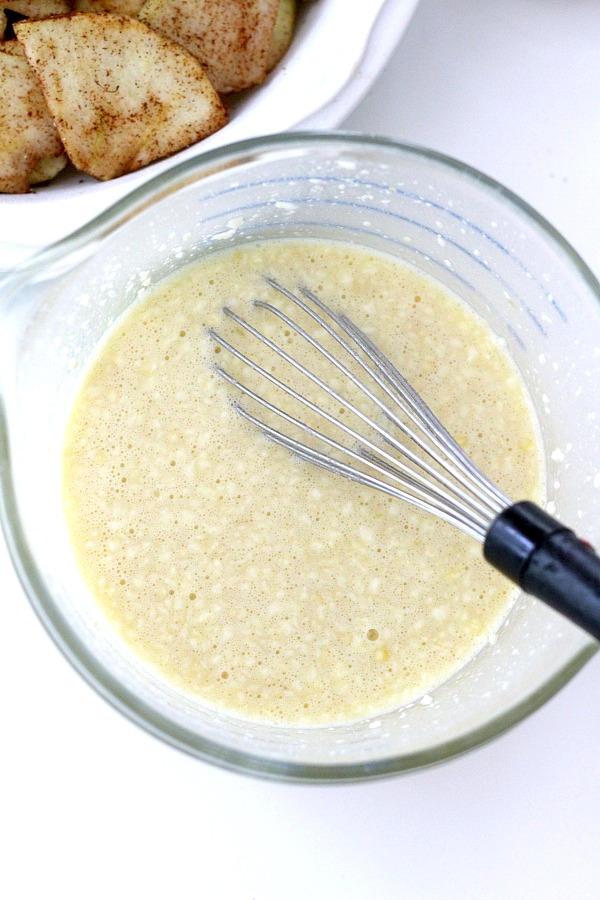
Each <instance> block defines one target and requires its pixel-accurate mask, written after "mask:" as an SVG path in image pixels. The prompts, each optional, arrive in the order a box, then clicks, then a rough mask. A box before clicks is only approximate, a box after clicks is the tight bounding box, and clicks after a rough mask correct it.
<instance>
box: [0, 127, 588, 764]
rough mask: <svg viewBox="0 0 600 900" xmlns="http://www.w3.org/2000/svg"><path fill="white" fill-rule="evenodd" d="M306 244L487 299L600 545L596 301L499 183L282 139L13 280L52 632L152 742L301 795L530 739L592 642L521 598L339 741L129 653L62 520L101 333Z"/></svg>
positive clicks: (153, 199)
mask: <svg viewBox="0 0 600 900" xmlns="http://www.w3.org/2000/svg"><path fill="white" fill-rule="evenodd" d="M291 236H300V237H304V236H307V237H313V238H314V237H317V238H327V239H341V240H344V241H350V242H356V243H358V244H361V245H363V246H367V247H371V248H375V249H377V250H381V251H385V252H387V253H389V254H392V255H394V256H396V257H398V258H400V259H402V260H405V261H407V262H408V263H410V264H411V265H413V266H417V267H418V268H420V269H422V270H424V271H425V272H426V273H429V274H430V275H432V276H433V277H435V278H436V279H437V280H438V281H440V282H442V283H443V284H444V285H446V286H447V287H448V288H450V289H451V290H453V291H454V292H455V293H457V294H459V295H460V296H462V297H463V298H464V299H465V300H466V301H467V302H468V303H470V304H471V305H472V306H473V308H474V309H475V310H476V311H477V312H478V313H479V314H480V315H481V316H483V317H484V318H485V319H486V320H487V321H488V322H489V324H490V326H491V328H492V329H493V330H494V331H495V332H496V333H497V334H498V335H499V336H501V337H502V338H504V340H505V341H506V343H507V346H508V348H509V350H510V353H511V355H512V357H513V359H514V360H515V362H516V364H517V365H518V367H519V369H520V371H521V374H522V376H523V379H524V381H525V383H526V384H527V386H528V389H529V391H530V394H531V397H532V400H533V403H534V405H535V408H536V411H537V415H538V418H539V422H540V426H541V431H542V438H543V445H544V451H545V463H546V479H547V500H548V503H549V506H550V509H551V511H553V512H555V514H556V515H557V516H558V517H559V518H561V519H563V520H564V521H565V523H566V524H570V525H572V526H573V527H574V528H576V530H577V531H578V533H579V534H580V535H581V536H582V537H587V539H589V540H590V541H591V542H592V543H595V544H596V545H599V544H600V475H599V472H600V465H599V453H598V448H599V447H600V391H599V390H598V378H597V372H598V362H599V358H600V302H599V301H600V286H599V285H598V283H597V282H596V281H595V279H594V278H593V276H592V275H591V273H590V272H589V270H588V269H587V268H586V266H585V265H584V264H583V263H582V261H581V260H580V259H579V258H578V257H577V255H576V254H575V253H574V252H573V250H572V249H571V248H570V247H569V246H568V245H567V244H566V243H565V241H564V240H562V238H561V237H560V236H559V235H558V234H557V233H556V232H555V231H554V230H553V229H552V228H551V227H550V226H549V225H548V224H547V223H546V222H544V221H543V220H542V219H541V218H540V217H539V216H538V215H537V214H536V213H535V212H534V211H533V210H531V209H530V208H528V207H527V206H526V205H525V204H524V203H523V202H522V201H521V200H519V199H518V198H516V197H515V196H513V195H512V194H511V193H510V192H508V191H507V190H505V189H504V188H502V187H501V186H500V185H498V184H496V183H495V182H493V181H491V180H490V179H489V178H487V177H485V176H483V175H481V174H480V173H478V172H475V171H473V170H472V169H469V168H468V167H466V166H464V165H462V164H460V163H458V162H455V161H453V160H451V159H447V158H444V157H442V156H440V155H438V154H436V153H433V152H431V151H428V150H423V149H419V148H415V147H408V146H402V145H400V144H396V143H392V142H389V141H385V140H379V139H374V138H367V137H358V136H351V135H342V134H334V135H326V134H285V135H281V136H276V137H271V138H266V139H258V140H253V141H248V142H246V143H242V144H238V145H235V146H231V147H227V148H225V149H219V150H215V151H214V152H211V153H207V154H205V155H204V156H202V157H200V158H197V159H194V160H191V161H189V162H186V163H184V164H182V165H180V166H178V167H176V168H173V169H171V170H169V171H167V172H164V173H162V174H161V175H160V176H159V177H157V178H155V179H154V180H153V181H150V182H148V183H147V184H145V185H144V186H143V187H141V188H139V189H138V190H136V191H135V192H133V193H132V194H131V195H129V196H128V197H127V198H125V199H124V200H121V201H120V202H119V203H117V204H116V205H115V206H113V207H112V208H111V209H109V210H108V211H107V212H105V213H103V214H102V215H100V216H99V217H98V218H96V219H95V220H94V221H92V222H91V223H90V224H89V225H87V226H86V227H84V228H82V229H81V230H79V231H77V232H76V233H75V234H73V235H72V236H70V237H69V238H67V239H65V240H63V241H61V242H60V243H58V244H56V245H54V246H52V247H50V248H49V249H47V250H45V251H43V252H41V253H40V254H39V255H37V256H36V257H35V258H33V259H32V260H31V261H29V262H27V263H25V264H23V265H21V266H20V267H19V268H17V269H16V270H13V272H12V273H10V274H9V275H8V276H7V277H6V278H5V279H4V281H3V282H2V283H1V284H0V299H1V304H0V316H1V322H2V329H1V341H2V346H1V349H0V365H1V371H0V379H1V391H2V406H1V426H2V428H1V438H2V445H1V460H0V462H1V466H2V492H3V497H2V499H3V502H2V518H3V525H4V529H5V534H6V538H7V541H8V545H9V548H10V552H11V554H12V558H13V560H14V564H15V566H16V568H17V570H18V572H19V575H20V578H21V581H22V583H23V586H24V588H25V591H26V593H27V595H28V596H29V599H30V600H31V602H32V604H33V606H34V608H35V610H36V611H37V613H38V615H39V617H40V618H41V620H42V621H43V623H44V625H45V626H46V628H47V630H48V632H49V633H50V635H51V636H52V637H53V639H54V640H55V642H56V643H57V644H58V646H59V647H60V648H61V650H62V651H63V653H64V654H65V655H66V657H67V658H68V659H69V660H70V661H71V663H72V664H73V665H74V667H75V668H76V669H77V670H78V671H79V672H80V673H81V674H82V675H83V676H84V677H85V678H86V679H87V680H88V681H89V682H90V684H92V685H93V686H94V687H95V688H96V690H98V691H99V692H100V693H101V694H102V695H103V696H104V697H106V698H107V699H108V700H109V701H110V702H111V703H112V704H113V705H114V706H115V707H116V708H117V709H119V710H121V711H122V712H124V713H125V714H126V715H128V716H129V717H130V718H131V719H133V720H134V721H136V722H137V723H139V724H140V725H142V726H143V727H145V728H146V729H148V731H150V732H152V733H153V734H155V735H157V736H159V737H161V738H163V739H164V740H166V741H167V742H169V743H170V744H172V745H174V746H176V747H178V748H180V749H183V750H186V751H188V752H190V753H192V754H195V755H196V756H198V757H200V758H202V759H205V760H210V761H212V762H216V763H218V764H221V765H223V766H226V767H229V768H234V769H238V770H242V771H245V772H252V773H258V774H265V775H270V776H274V777H279V778H284V779H290V780H294V779H295V780H312V781H335V780H345V779H358V778H366V777H372V776H378V775H383V774H390V773H396V772H402V771H408V770H412V769H415V768H418V767H421V766H425V765H428V764H431V763H435V762H440V761H442V760H444V759H447V758H449V757H452V756H454V755H455V754H457V753H459V752H461V751H464V750H467V749H469V748H472V747H474V746H476V745H477V744H480V743H482V742H484V741H487V740H489V739H490V738H492V737H494V736H495V735H497V734H499V733H500V732H502V731H504V730H505V729H506V728H508V727H509V726H511V725H514V724H515V723H516V722H518V721H519V720H520V719H522V718H523V717H524V716H526V715H527V714H528V713H530V712H531V711H532V710H534V709H536V708H537V707H538V706H540V704H542V703H543V702H544V701H545V700H546V699H548V698H549V697H551V696H552V695H553V694H554V693H555V692H556V691H557V690H558V689H559V688H560V687H561V686H562V685H563V684H565V682H566V681H568V680H569V679H570V678H571V677H572V676H573V674H574V673H575V672H577V670H578V669H579V668H580V667H581V666H582V665H583V664H584V662H585V661H586V660H587V659H589V658H590V657H591V656H592V655H593V653H595V651H596V650H597V644H596V643H595V642H594V641H592V640H591V638H589V637H588V636H587V635H586V634H584V633H583V632H581V631H580V630H578V629H577V628H576V627H575V626H574V625H572V624H570V623H569V622H567V621H566V620H565V619H563V618H562V617H561V616H560V615H558V614H557V613H555V612H553V611H552V610H550V609H549V608H546V607H545V606H544V605H543V604H541V603H538V602H536V601H534V600H532V599H531V598H529V597H526V596H524V595H521V596H519V597H518V599H517V601H516V603H515V605H514V607H513V608H512V610H511V612H510V614H509V616H508V618H507V619H506V621H505V622H504V623H503V625H502V627H501V628H500V630H499V633H498V635H497V638H496V640H495V641H494V642H493V643H492V642H490V643H489V644H487V645H486V647H485V648H484V649H483V650H482V651H481V652H479V653H478V654H477V656H476V657H475V658H473V659H472V660H471V661H470V662H469V663H468V664H467V665H466V666H465V667H464V668H463V669H462V670H461V671H459V672H458V673H457V674H456V675H455V676H454V677H453V678H451V679H450V680H448V681H447V682H445V683H444V684H442V685H441V686H440V687H438V688H437V689H436V690H435V691H433V692H432V693H431V695H429V696H427V697H425V698H423V699H422V700H421V701H419V702H416V703H413V704H411V705H409V706H407V707H405V708H402V709H399V710H396V711H394V712H389V713H387V714H385V715H381V716H379V717H377V718H372V719H368V720H365V721H360V722H355V723H352V724H349V725H338V726H335V727H315V728H299V727H283V726H279V725H266V724H255V723H251V722H248V721H244V720H241V719H239V718H236V717H235V716H233V715H229V714H227V713H225V712H217V711H214V710H213V709H209V708H207V707H206V706H203V705H202V703H201V702H200V701H197V700H195V699H192V698H190V697H188V696H185V695H183V694H181V693H179V692H178V691H177V690H175V689H173V688H172V687H170V686H169V685H168V684H166V683H164V682H163V681H161V680H160V679H159V678H157V677H156V676H155V675H153V674H152V673H151V672H149V671H148V669H147V668H146V667H145V666H144V665H143V664H142V663H141V662H140V661H139V660H138V659H137V658H135V657H134V656H133V655H132V654H131V653H130V652H129V651H128V650H127V648H125V647H124V646H123V645H122V644H121V643H120V642H119V640H118V639H117V637H116V636H115V634H114V633H113V632H112V631H111V629H110V628H109V627H108V625H107V623H106V622H105V621H104V619H103V617H102V615H101V614H100V612H99V610H98V608H97V607H96V605H95V603H94V601H93V600H92V599H91V598H90V596H89V595H88V594H87V592H86V590H85V589H84V588H83V586H82V582H81V578H80V576H79V573H78V572H77V569H76V566H75V564H74V561H73V557H72V554H71V550H70V546H69V540H68V536H67V533H66V529H65V525H64V521H63V515H62V511H61V496H60V456H61V448H62V441H63V434H64V429H65V425H66V421H67V417H68V414H69V409H70V406H71V403H72V401H73V398H74V394H75V392H76V390H77V386H78V383H79V379H80V377H81V375H80V373H81V371H82V369H83V368H85V365H86V362H87V360H88V359H89V357H90V356H91V354H93V353H94V350H95V348H96V346H97V344H98V341H99V340H100V339H101V337H102V335H103V334H104V333H105V332H106V330H107V329H108V328H110V326H111V324H112V323H113V322H114V321H115V319H116V318H117V317H118V316H119V315H120V314H121V313H122V312H123V310H124V309H125V308H126V307H127V306H128V305H129V304H130V303H132V302H134V301H135V299H136V297H137V296H138V294H139V292H140V290H142V289H143V288H145V287H147V286H148V285H150V284H153V283H154V282H156V281H158V280H159V279H160V278H162V277H163V276H164V275H165V274H167V273H170V272H172V271H173V270H174V269H176V268H178V267H180V266H182V265H184V264H186V263H187V262H189V261H191V260H193V259H194V258H196V257H197V256H198V255H199V254H204V253H206V252H208V251H210V250H212V249H214V248H224V247H227V246H230V245H234V244H236V243H243V242H247V241H253V240H257V239H267V238H278V237H291ZM482 425H483V427H485V423H482ZM515 499H520V498H515Z"/></svg>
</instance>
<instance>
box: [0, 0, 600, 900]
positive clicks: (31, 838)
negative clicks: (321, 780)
mask: <svg viewBox="0 0 600 900" xmlns="http://www.w3.org/2000/svg"><path fill="white" fill-rule="evenodd" d="M350 8H351V4H350V3H349V14H351V13H350ZM346 125H347V127H348V128H351V129H353V130H360V131H371V132H377V133H379V134H384V135H388V136H390V137H394V138H397V139H400V140H405V141H410V142H413V143H419V144H423V145H427V146H430V147H433V148H435V149H436V150H439V151H443V152H445V153H448V154H450V155H452V156H455V157H458V158H460V159H463V160H464V161H466V162H468V163H470V164H471V165H473V166H476V167H478V168H479V169H482V170H483V171H484V172H486V173H487V174H489V175H491V176H493V177H494V178H496V179H498V180H499V181H501V182H503V183H504V184H506V185H507V186H508V187H510V188H512V190H514V191H516V192H517V193H518V194H520V195H521V196H522V197H524V198H525V199H526V200H527V201H529V203H531V204H532V205H533V206H534V207H536V208H537V209H538V210H539V212H541V213H542V214H543V215H545V216H546V218H548V219H549V220H550V221H551V222H552V223H553V224H554V225H555V226H556V227H557V228H558V229H559V230H561V231H562V233H563V234H564V236H565V237H566V238H567V239H568V240H569V241H570V242H571V243H572V244H573V246H574V247H575V248H576V249H577V250H578V251H579V253H580V254H581V255H582V256H583V258H584V259H585V260H586V262H587V263H588V265H590V266H591V268H592V269H593V270H594V271H595V273H596V274H597V275H599V276H600V203H599V201H600V4H599V3H598V2H597V0H544V2H542V0H496V2H493V0H488V2H485V0H422V3H421V5H420V6H419V8H418V10H417V12H416V15H415V18H414V19H413V22H412V24H411V26H410V28H409V30H408V31H407V33H406V35H405V38H404V40H403V41H402V43H401V45H400V46H399V48H398V49H397V51H396V53H395V55H394V57H393V59H392V61H391V64H390V65H389V67H388V69H387V70H386V72H385V73H384V75H383V76H382V77H381V79H380V80H379V81H378V83H377V84H376V85H375V87H374V88H373V90H372V91H371V93H370V94H369V96H368V97H366V98H365V99H364V100H363V102H362V103H361V105H360V107H359V108H358V109H357V110H356V111H355V112H354V113H353V114H352V115H351V117H350V118H349V119H348V121H347V123H346ZM0 552H1V553H4V552H5V551H4V550H3V549H0ZM3 562H4V561H3ZM6 568H7V567H6V566H5V565H4V564H3V565H2V570H3V571H4V570H5V569H6ZM0 597H1V599H2V605H1V608H2V620H3V627H2V628H1V629H0V679H1V683H2V685H3V691H2V713H1V717H2V735H1V737H2V740H1V743H0V772H1V779H2V781H1V783H0V810H1V814H0V816H1V819H2V821H3V822H4V825H5V829H6V830H4V837H3V838H2V839H1V843H0V846H1V847H2V850H1V856H2V862H1V863H0V896H2V897H4V898H7V900H21V898H24V900H29V898H41V897H44V898H46V897H60V898H61V900H71V898H86V900H88V898H91V900H95V898H115V900H121V898H136V900H137V898H150V900H154V898H159V897H160V898H162V897H168V898H172V900H177V898H186V900H187V898H194V900H196V898H197V900H204V898H206V900H230V898H231V900H405V898H407V900H454V898H456V900H495V898H502V900H520V898H523V900H570V898H574V900H598V898H600V655H599V656H597V657H596V658H595V659H594V660H592V661H591V662H590V663H589V664H588V665H587V667H586V668H585V669H584V670H583V671H582V672H581V673H580V674H579V675H578V676H577V677H576V678H575V679H574V680H573V681H572V682H571V684H570V685H568V686H567V687H566V688H565V689H564V690H563V691H562V692H561V693H560V694H559V696H557V697H556V698H554V699H553V700H552V701H551V702H550V703H548V704H547V705H546V706H545V707H544V708H543V709H542V710H540V711H539V712H537V713H536V714H535V715H534V716H532V717H531V718H529V719H528V720H527V721H525V722H523V723H521V725H519V726H518V727H517V728H515V729H513V730H512V731H511V732H509V733H508V734H506V735H504V736H503V737H502V738H500V739H498V740H496V741H495V742H494V743H492V744H490V745H488V746H486V747H483V748H480V749H478V750H476V751H474V752H472V753H470V754H468V755H467V756H464V757H462V758H460V759H457V760H454V761H452V762H450V763H447V764H445V765H443V766H439V767H437V768H434V769H429V770H427V771H424V772H420V773H416V774H412V775H408V776H404V777H401V778H396V779H393V780H386V781H381V782H371V783H364V784H359V785H352V786H332V787H311V786H306V787H301V786H294V785H284V784H278V783H270V782H265V781H259V780H253V779H250V778H246V777H243V776H239V775H234V774H230V773H228V772H224V771H220V770H217V769H215V768H213V767H211V766H208V765H206V764H203V763H199V762H197V761H195V760H193V759H191V758H188V757H186V756H184V755H182V754H179V753H178V752H176V751H174V750H172V749H170V748H168V747H166V746H163V745H162V744H161V743H159V742H158V741H156V740H154V739H152V738H150V737H148V736H147V735H146V734H145V733H143V732H142V731H140V730H138V729H137V728H136V727H135V726H134V725H132V724H130V723H129V722H128V721H126V720H125V719H123V718H122V717H120V716H119V715H117V714H116V713H115V712H113V710H112V709H111V708H109V707H108V705H106V704H105V703H104V701H102V700H100V699H99V698H98V697H97V696H96V695H95V694H94V693H93V692H92V691H91V690H90V689H89V688H88V687H87V685H85V684H84V683H83V681H82V680H81V679H79V678H78V677H76V676H74V674H73V673H72V671H71V670H70V668H69V666H68V664H67V663H66V662H65V661H64V660H63V659H62V657H61V656H60V655H59V654H58V652H57V651H56V650H55V648H54V646H53V645H52V644H51V642H50V641H49V640H48V638H47V637H46V635H45V633H44V632H43V631H42V628H41V626H40V625H39V624H38V622H37V620H36V619H35V617H34V615H33V613H32V612H31V610H30V609H29V607H28V605H27V603H26V602H25V601H24V600H23V598H22V594H21V592H20V589H19V587H18V585H17V584H16V580H15V579H14V578H13V577H12V576H11V575H10V574H9V575H7V577H6V578H5V579H3V583H2V585H1V588H0Z"/></svg>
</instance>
